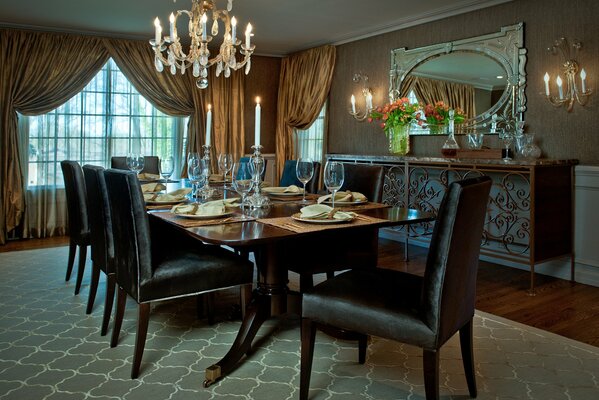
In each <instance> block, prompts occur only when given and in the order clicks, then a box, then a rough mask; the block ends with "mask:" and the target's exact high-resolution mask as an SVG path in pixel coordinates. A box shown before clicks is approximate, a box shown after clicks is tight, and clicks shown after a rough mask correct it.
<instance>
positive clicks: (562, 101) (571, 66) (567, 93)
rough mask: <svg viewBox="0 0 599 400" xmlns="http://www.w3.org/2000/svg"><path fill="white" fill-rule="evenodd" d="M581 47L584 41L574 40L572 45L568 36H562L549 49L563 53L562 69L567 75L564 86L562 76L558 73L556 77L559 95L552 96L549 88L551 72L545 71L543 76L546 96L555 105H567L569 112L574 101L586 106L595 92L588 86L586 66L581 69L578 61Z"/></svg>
mask: <svg viewBox="0 0 599 400" xmlns="http://www.w3.org/2000/svg"><path fill="white" fill-rule="evenodd" d="M581 47H582V43H581V42H580V41H578V40H574V42H573V43H572V45H571V46H570V45H569V44H568V41H567V40H566V38H560V39H558V40H556V41H555V43H554V44H553V46H551V47H549V48H548V49H547V50H548V51H549V52H551V53H552V54H554V55H555V54H557V53H558V52H559V53H560V54H561V56H562V58H563V63H562V66H561V69H562V72H563V73H564V75H565V78H566V82H565V87H564V82H563V80H562V78H561V76H559V75H558V76H557V78H556V79H555V83H556V85H557V90H558V95H557V96H552V95H551V91H550V88H549V79H550V77H549V74H548V73H547V72H545V76H544V77H543V80H544V81H545V97H546V98H547V100H549V102H550V103H551V104H553V105H554V106H555V107H561V106H566V107H567V110H568V112H570V111H572V109H573V107H574V101H576V102H577V103H578V104H580V105H581V106H584V105H585V104H586V102H587V100H588V98H589V96H590V95H591V94H592V93H593V91H592V90H591V89H589V88H587V87H586V78H587V74H586V71H585V70H584V68H582V69H580V70H579V66H578V62H577V61H576V59H575V56H576V54H577V53H578V51H579V50H580V48H581ZM572 53H574V54H572ZM577 75H578V76H577ZM577 77H579V78H580V90H579V89H578V86H577V85H576V80H577Z"/></svg>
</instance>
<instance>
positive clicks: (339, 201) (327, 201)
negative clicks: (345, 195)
mask: <svg viewBox="0 0 599 400" xmlns="http://www.w3.org/2000/svg"><path fill="white" fill-rule="evenodd" d="M323 203H324V204H333V202H332V201H331V200H325V201H323ZM364 203H368V200H352V201H341V200H335V205H342V206H353V205H356V204H364Z"/></svg>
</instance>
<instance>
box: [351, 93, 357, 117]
mask: <svg viewBox="0 0 599 400" xmlns="http://www.w3.org/2000/svg"><path fill="white" fill-rule="evenodd" d="M350 101H351V112H353V113H354V114H355V113H356V96H354V95H353V94H352V95H351V99H350Z"/></svg>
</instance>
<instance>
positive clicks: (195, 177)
mask: <svg viewBox="0 0 599 400" xmlns="http://www.w3.org/2000/svg"><path fill="white" fill-rule="evenodd" d="M187 176H188V177H189V180H190V181H191V197H192V199H193V200H194V201H195V202H196V203H197V202H198V190H199V187H200V183H201V182H202V180H203V179H204V166H203V165H202V159H200V158H190V159H189V161H188V162H187Z"/></svg>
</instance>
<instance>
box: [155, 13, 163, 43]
mask: <svg viewBox="0 0 599 400" xmlns="http://www.w3.org/2000/svg"><path fill="white" fill-rule="evenodd" d="M154 27H155V28H156V37H155V39H154V40H155V41H156V45H158V44H159V43H160V36H161V35H162V27H161V26H160V20H159V19H158V17H156V19H155V20H154Z"/></svg>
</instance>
